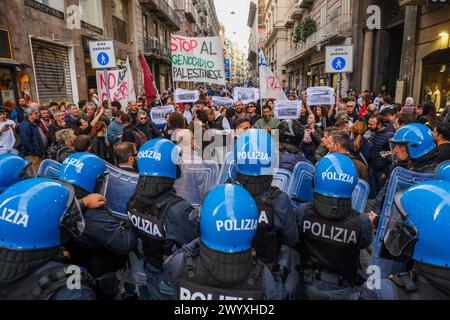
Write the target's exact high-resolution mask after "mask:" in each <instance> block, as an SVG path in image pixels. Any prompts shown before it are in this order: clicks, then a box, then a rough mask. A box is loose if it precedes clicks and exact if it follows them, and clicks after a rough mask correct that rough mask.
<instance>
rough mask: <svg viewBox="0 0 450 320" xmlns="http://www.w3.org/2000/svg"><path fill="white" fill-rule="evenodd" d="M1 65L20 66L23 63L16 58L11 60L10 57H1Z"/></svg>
mask: <svg viewBox="0 0 450 320" xmlns="http://www.w3.org/2000/svg"><path fill="white" fill-rule="evenodd" d="M0 65H7V66H14V67H18V66H20V65H21V63H20V62H18V61H16V60H9V59H1V58H0Z"/></svg>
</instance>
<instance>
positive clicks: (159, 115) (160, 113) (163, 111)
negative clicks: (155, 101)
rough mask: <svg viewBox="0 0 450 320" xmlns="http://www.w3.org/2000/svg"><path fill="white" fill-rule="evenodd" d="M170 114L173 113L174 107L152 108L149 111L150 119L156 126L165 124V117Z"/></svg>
mask: <svg viewBox="0 0 450 320" xmlns="http://www.w3.org/2000/svg"><path fill="white" fill-rule="evenodd" d="M172 112H175V107H174V106H173V105H169V106H164V107H154V108H152V110H151V111H150V117H151V118H152V121H153V122H154V123H155V124H156V125H162V124H166V115H167V114H168V113H172Z"/></svg>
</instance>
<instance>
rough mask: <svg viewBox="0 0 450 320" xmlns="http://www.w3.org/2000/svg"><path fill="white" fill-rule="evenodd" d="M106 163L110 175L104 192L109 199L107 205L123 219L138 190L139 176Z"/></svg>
mask: <svg viewBox="0 0 450 320" xmlns="http://www.w3.org/2000/svg"><path fill="white" fill-rule="evenodd" d="M105 163H106V167H107V169H108V175H107V179H106V182H105V184H104V186H103V187H104V188H103V190H102V194H104V195H105V197H106V199H108V204H107V207H108V208H109V209H110V210H111V211H112V213H113V214H114V215H116V216H117V217H119V218H121V219H126V218H127V204H128V200H130V198H131V196H132V195H133V194H134V192H135V191H136V185H137V182H138V179H139V176H138V175H137V174H135V173H131V172H127V171H124V170H121V169H119V168H118V167H115V166H113V165H111V164H110V163H107V162H105Z"/></svg>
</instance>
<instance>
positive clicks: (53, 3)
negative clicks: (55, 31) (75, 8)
mask: <svg viewBox="0 0 450 320" xmlns="http://www.w3.org/2000/svg"><path fill="white" fill-rule="evenodd" d="M36 2H39V3H42V4H44V5H46V6H47V7H50V8H53V9H56V10H58V11H61V12H64V9H65V6H64V0H36Z"/></svg>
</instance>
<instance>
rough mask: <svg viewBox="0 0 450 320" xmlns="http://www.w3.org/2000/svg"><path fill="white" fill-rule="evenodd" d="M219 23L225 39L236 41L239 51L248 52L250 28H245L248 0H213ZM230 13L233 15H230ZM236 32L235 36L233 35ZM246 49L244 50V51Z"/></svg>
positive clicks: (248, 6)
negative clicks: (222, 28) (223, 30)
mask: <svg viewBox="0 0 450 320" xmlns="http://www.w3.org/2000/svg"><path fill="white" fill-rule="evenodd" d="M214 1H215V6H216V11H217V16H218V17H219V21H220V22H221V23H223V24H224V25H225V34H226V37H228V38H230V39H231V40H235V41H237V43H238V45H239V47H240V48H241V50H243V51H245V52H247V51H248V37H249V35H250V28H249V27H248V26H247V20H248V13H249V8H250V0H214ZM232 11H234V12H235V14H233V15H232V14H230V13H231V12H232ZM234 32H236V34H233V33H234ZM244 47H246V49H244Z"/></svg>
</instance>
